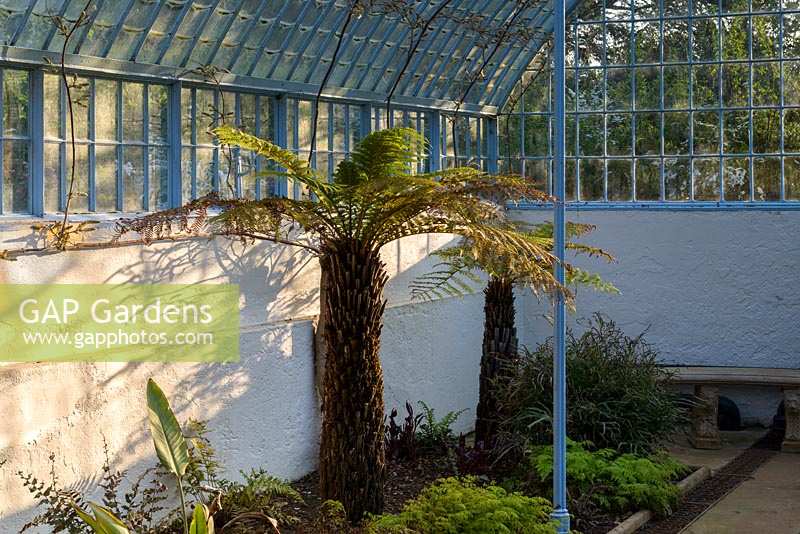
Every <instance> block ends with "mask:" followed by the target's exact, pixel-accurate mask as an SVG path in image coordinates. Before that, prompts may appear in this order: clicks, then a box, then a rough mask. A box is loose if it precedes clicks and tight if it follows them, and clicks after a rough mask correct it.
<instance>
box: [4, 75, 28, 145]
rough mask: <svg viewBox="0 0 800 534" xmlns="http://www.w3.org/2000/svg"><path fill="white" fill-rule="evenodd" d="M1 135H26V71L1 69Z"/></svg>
mask: <svg viewBox="0 0 800 534" xmlns="http://www.w3.org/2000/svg"><path fill="white" fill-rule="evenodd" d="M2 73H3V135H4V136H6V137H9V136H13V137H28V94H29V93H30V91H29V89H28V73H27V72H25V71H19V70H10V69H3V71H2Z"/></svg>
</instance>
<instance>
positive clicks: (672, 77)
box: [664, 65, 689, 109]
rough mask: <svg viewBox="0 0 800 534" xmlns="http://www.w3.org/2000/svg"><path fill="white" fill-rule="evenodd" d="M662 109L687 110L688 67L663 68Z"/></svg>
mask: <svg viewBox="0 0 800 534" xmlns="http://www.w3.org/2000/svg"><path fill="white" fill-rule="evenodd" d="M664 108H665V109H689V67H688V66H686V65H675V66H665V67H664Z"/></svg>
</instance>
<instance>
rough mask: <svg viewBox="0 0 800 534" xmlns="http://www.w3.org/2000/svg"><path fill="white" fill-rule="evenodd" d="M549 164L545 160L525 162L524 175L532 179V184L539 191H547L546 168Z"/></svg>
mask: <svg viewBox="0 0 800 534" xmlns="http://www.w3.org/2000/svg"><path fill="white" fill-rule="evenodd" d="M549 168H550V165H549V163H548V161H547V160H545V159H540V160H533V161H530V160H529V161H526V162H525V176H526V177H528V178H530V179H531V180H532V181H533V184H534V186H535V187H536V189H538V190H539V191H543V192H548V191H549V189H548V187H547V183H548V169H549Z"/></svg>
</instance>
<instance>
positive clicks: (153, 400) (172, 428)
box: [147, 378, 189, 477]
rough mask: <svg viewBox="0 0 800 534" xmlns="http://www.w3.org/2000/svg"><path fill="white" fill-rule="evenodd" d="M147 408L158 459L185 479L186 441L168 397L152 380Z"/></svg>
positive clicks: (149, 384)
mask: <svg viewBox="0 0 800 534" xmlns="http://www.w3.org/2000/svg"><path fill="white" fill-rule="evenodd" d="M147 408H148V413H149V419H150V433H151V434H152V436H153V444H154V445H155V447H156V454H158V459H159V460H161V463H162V464H163V465H164V467H166V468H167V469H169V470H170V471H171V472H172V473H173V474H174V475H176V476H177V477H183V475H184V474H185V473H186V468H187V467H188V465H189V450H188V447H187V446H186V440H185V439H184V437H183V432H182V430H181V426H180V425H179V424H178V420H177V419H176V418H175V414H174V413H173V412H172V409H171V408H170V407H169V401H168V400H167V397H166V396H164V392H163V391H161V388H159V387H158V384H156V383H155V381H154V380H153V379H152V378H151V379H149V380H148V381H147Z"/></svg>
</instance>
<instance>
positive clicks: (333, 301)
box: [319, 241, 387, 523]
mask: <svg viewBox="0 0 800 534" xmlns="http://www.w3.org/2000/svg"><path fill="white" fill-rule="evenodd" d="M334 247H335V248H334ZM326 252H327V253H328V256H327V257H328V261H327V262H326V263H325V265H326V266H327V268H328V269H329V272H328V275H329V277H328V282H329V289H328V292H327V307H328V316H327V324H326V325H325V344H326V365H325V377H324V390H323V398H322V404H323V408H322V410H323V418H322V437H321V442H320V461H319V464H320V465H319V473H320V493H321V496H322V498H323V499H335V500H338V501H340V502H341V503H342V504H343V505H344V508H345V510H346V511H347V516H348V518H349V519H350V521H352V522H353V523H356V522H358V521H359V520H360V519H361V518H362V517H363V515H364V513H366V512H370V513H374V514H379V513H381V512H382V510H383V485H384V481H385V478H386V466H385V459H384V445H383V440H384V431H383V409H384V404H383V372H382V370H381V363H380V358H379V350H380V336H381V327H382V325H383V311H384V308H385V305H386V302H385V301H384V300H383V287H384V285H385V284H386V281H387V275H386V271H385V268H384V264H383V262H382V261H381V259H380V256H379V253H378V252H377V251H374V250H370V249H369V248H368V247H366V246H365V245H363V244H362V243H359V242H357V241H343V242H339V243H335V244H334V246H332V247H330V250H328V251H326Z"/></svg>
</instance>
